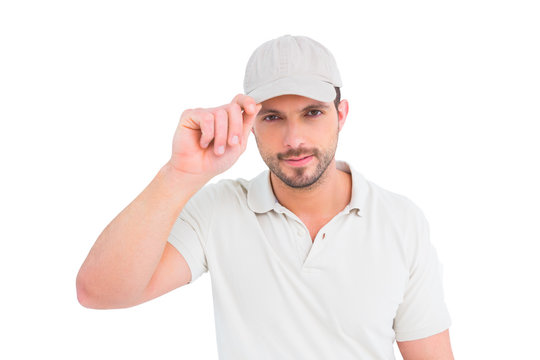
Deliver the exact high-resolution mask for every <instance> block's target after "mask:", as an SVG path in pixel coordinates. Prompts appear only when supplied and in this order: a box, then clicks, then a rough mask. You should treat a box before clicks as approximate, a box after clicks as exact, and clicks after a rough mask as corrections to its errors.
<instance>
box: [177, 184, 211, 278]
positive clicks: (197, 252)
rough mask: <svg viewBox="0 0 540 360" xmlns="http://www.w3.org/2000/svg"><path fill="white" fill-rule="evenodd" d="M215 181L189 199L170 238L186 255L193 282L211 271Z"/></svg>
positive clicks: (183, 254)
mask: <svg viewBox="0 0 540 360" xmlns="http://www.w3.org/2000/svg"><path fill="white" fill-rule="evenodd" d="M213 201H215V199H213V184H210V185H206V186H205V187H203V188H202V189H201V190H199V191H198V192H197V193H196V194H195V195H194V196H192V197H191V199H190V200H189V201H188V202H187V203H186V205H185V206H184V209H182V212H181V213H180V215H179V216H178V218H177V219H176V221H175V223H174V225H173V227H172V229H171V232H170V234H169V238H168V240H167V241H168V242H169V243H170V244H171V245H173V246H174V247H175V248H176V249H177V250H178V251H179V252H180V253H181V254H182V256H183V257H184V259H186V262H187V263H188V266H189V269H190V270H191V281H190V282H189V283H192V282H193V281H195V280H196V279H197V278H199V277H200V276H201V275H202V274H203V273H205V272H207V271H208V263H207V257H206V246H207V241H208V230H209V229H210V227H211V224H212V217H213V206H212V204H213Z"/></svg>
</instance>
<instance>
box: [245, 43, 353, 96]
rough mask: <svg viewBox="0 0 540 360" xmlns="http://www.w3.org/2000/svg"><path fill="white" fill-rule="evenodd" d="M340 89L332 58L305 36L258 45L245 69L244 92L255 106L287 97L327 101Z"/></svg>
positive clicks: (328, 52)
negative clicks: (271, 99)
mask: <svg viewBox="0 0 540 360" xmlns="http://www.w3.org/2000/svg"><path fill="white" fill-rule="evenodd" d="M335 86H337V87H341V86H342V82H341V76H340V74H339V70H338V68H337V64H336V61H335V59H334V56H333V55H332V53H330V51H329V50H328V49H327V48H325V47H324V46H323V45H322V44H320V43H318V42H317V41H315V40H313V39H310V38H308V37H306V36H291V35H283V36H281V37H278V38H275V39H272V40H269V41H267V42H265V43H263V44H262V45H260V46H259V47H258V48H257V49H255V51H254V52H253V54H252V55H251V57H250V58H249V61H248V63H247V66H246V74H245V76H244V92H245V94H246V95H249V96H251V97H253V98H254V99H255V101H256V102H257V103H260V102H262V101H264V100H267V99H270V98H273V97H276V96H280V95H286V94H294V95H301V96H305V97H309V98H312V99H315V100H319V101H323V102H329V101H333V100H334V99H335V97H336V90H335V89H334V87H335Z"/></svg>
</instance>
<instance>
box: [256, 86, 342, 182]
mask: <svg viewBox="0 0 540 360" xmlns="http://www.w3.org/2000/svg"><path fill="white" fill-rule="evenodd" d="M342 103H345V105H343V104H340V109H341V108H347V109H346V110H345V109H342V110H343V111H341V110H340V112H339V113H338V112H337V111H336V108H335V106H334V103H333V102H320V101H317V100H314V99H310V98H307V97H303V96H299V95H282V96H277V97H274V98H271V99H268V100H266V101H263V102H262V103H261V104H262V108H261V110H260V111H259V113H258V114H257V118H256V119H255V123H254V125H253V134H254V135H255V139H256V141H257V146H258V148H259V152H260V153H261V157H262V158H263V160H264V162H265V163H266V165H268V168H269V169H270V171H272V172H273V173H274V174H275V175H276V176H277V177H278V178H279V179H280V180H281V181H283V183H285V184H286V185H288V186H290V187H293V188H304V187H308V186H310V185H312V184H314V183H316V182H317V181H318V180H319V178H320V177H321V175H323V173H324V172H325V171H326V169H327V168H328V165H330V164H331V163H332V160H333V159H334V155H335V152H336V147H337V143H338V133H339V131H340V130H341V127H342V126H343V123H344V121H345V117H346V115H347V110H348V106H347V105H348V104H346V100H342ZM342 105H343V106H342Z"/></svg>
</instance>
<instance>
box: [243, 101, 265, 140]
mask: <svg viewBox="0 0 540 360" xmlns="http://www.w3.org/2000/svg"><path fill="white" fill-rule="evenodd" d="M261 108H262V105H261V104H258V105H256V106H255V111H254V112H253V114H248V113H244V114H243V118H244V121H243V122H244V128H243V130H242V132H243V133H242V144H244V145H245V144H246V142H247V139H248V137H249V133H250V132H251V128H252V127H253V124H254V123H255V118H256V116H257V114H258V113H259V111H260V110H261Z"/></svg>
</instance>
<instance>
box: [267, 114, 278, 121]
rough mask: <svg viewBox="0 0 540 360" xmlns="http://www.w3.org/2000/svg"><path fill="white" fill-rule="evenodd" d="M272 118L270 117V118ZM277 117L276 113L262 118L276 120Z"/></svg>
mask: <svg viewBox="0 0 540 360" xmlns="http://www.w3.org/2000/svg"><path fill="white" fill-rule="evenodd" d="M270 118H272V119H270ZM277 118H279V117H278V116H277V115H267V116H265V117H264V118H263V120H264V121H273V120H277Z"/></svg>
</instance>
